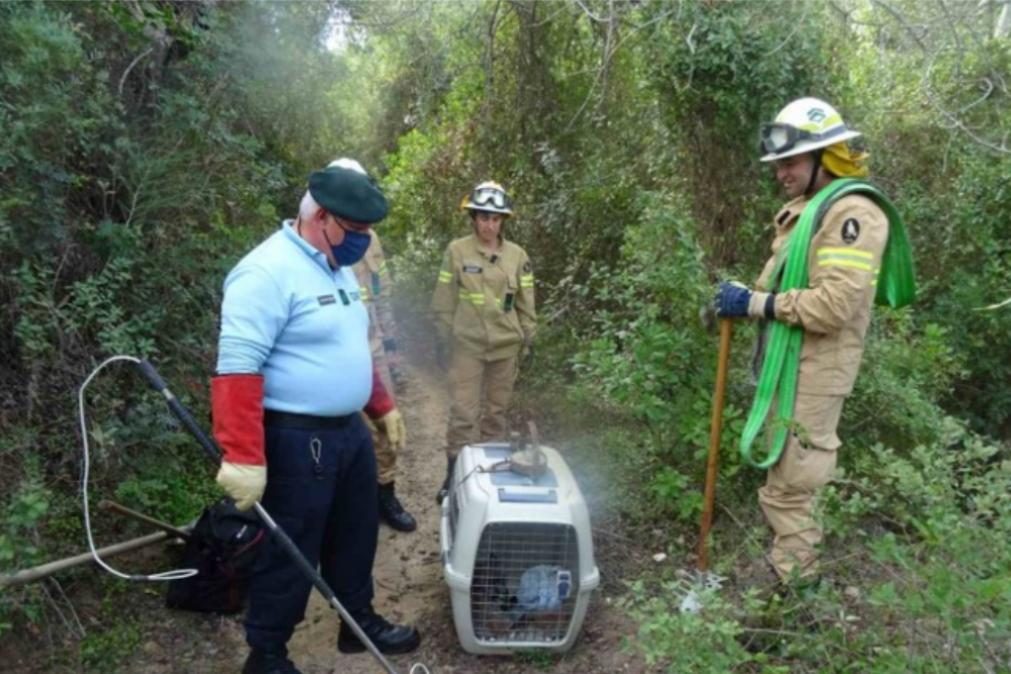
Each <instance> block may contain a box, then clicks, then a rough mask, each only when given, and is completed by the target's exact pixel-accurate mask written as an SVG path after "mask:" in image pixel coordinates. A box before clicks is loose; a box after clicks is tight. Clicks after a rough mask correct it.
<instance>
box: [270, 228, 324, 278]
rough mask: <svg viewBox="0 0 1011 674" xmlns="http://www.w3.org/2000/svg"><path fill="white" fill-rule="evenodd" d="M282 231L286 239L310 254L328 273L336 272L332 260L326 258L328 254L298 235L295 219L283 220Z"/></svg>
mask: <svg viewBox="0 0 1011 674" xmlns="http://www.w3.org/2000/svg"><path fill="white" fill-rule="evenodd" d="M281 233H282V234H283V235H284V238H285V239H287V240H288V241H290V242H291V243H293V244H294V245H295V246H297V247H298V249H299V250H301V251H302V252H303V253H305V254H306V255H308V256H309V258H311V259H312V261H313V262H315V263H316V264H317V265H319V266H320V267H322V268H323V269H324V270H326V272H327V273H328V274H333V273H334V271H335V270H334V269H332V268H331V267H330V262H329V260H327V259H326V255H324V254H323V253H321V252H320V251H318V250H316V249H315V248H314V247H313V246H312V244H310V243H309V242H308V241H306V240H305V239H303V238H302V237H300V236H299V235H298V232H296V231H295V221H294V220H283V221H282V222H281Z"/></svg>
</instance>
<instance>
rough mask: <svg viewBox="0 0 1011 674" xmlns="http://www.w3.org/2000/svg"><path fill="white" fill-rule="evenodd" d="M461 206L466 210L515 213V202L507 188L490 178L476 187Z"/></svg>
mask: <svg viewBox="0 0 1011 674" xmlns="http://www.w3.org/2000/svg"><path fill="white" fill-rule="evenodd" d="M460 206H461V207H462V208H463V209H464V210H466V211H487V212H489V213H502V214H503V215H512V213H513V202H512V199H510V198H509V195H508V194H506V191H505V188H504V187H502V186H501V185H499V184H498V183H496V182H492V181H490V180H488V181H485V182H483V183H481V184H480V185H478V186H477V187H475V188H474V190H473V191H472V192H471V193H470V195H469V196H467V198H465V199H464V200H463V203H462V204H460Z"/></svg>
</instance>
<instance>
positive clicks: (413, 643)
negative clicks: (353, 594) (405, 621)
mask: <svg viewBox="0 0 1011 674" xmlns="http://www.w3.org/2000/svg"><path fill="white" fill-rule="evenodd" d="M353 617H354V619H355V621H356V622H357V623H358V626H359V627H361V628H362V631H363V632H365V634H366V636H368V638H369V640H370V641H371V642H372V643H373V644H375V647H376V648H378V649H379V652H380V653H386V654H389V655H396V654H397V653H410V652H411V651H413V650H414V649H416V648H417V647H418V646H420V645H421V635H420V634H418V630H416V629H414V628H413V627H408V626H407V625H394V624H393V623H390V622H387V621H386V620H383V618H381V617H380V616H378V615H376V612H375V611H373V610H372V609H371V608H369V609H367V610H365V611H360V612H358V613H355V614H353ZM337 650H338V651H340V652H341V653H361V652H362V651H364V650H365V644H363V643H362V642H361V640H360V639H359V638H358V636H357V635H356V634H355V633H354V632H353V631H352V630H351V628H350V627H348V626H347V624H345V622H344V621H343V620H342V621H341V631H340V635H338V637H337Z"/></svg>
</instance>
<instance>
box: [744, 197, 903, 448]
mask: <svg viewBox="0 0 1011 674" xmlns="http://www.w3.org/2000/svg"><path fill="white" fill-rule="evenodd" d="M848 194H863V195H866V196H867V197H870V198H871V199H873V200H874V202H875V203H877V205H878V206H879V207H880V208H881V210H883V211H884V212H885V215H886V216H887V217H888V243H887V244H886V245H885V252H884V254H883V255H882V257H881V271H880V272H879V274H878V283H877V291H876V293H875V296H874V301H875V302H876V303H877V304H881V305H888V306H891V307H894V308H899V307H904V306H906V305H908V304H910V303H912V302H913V300H914V299H915V298H916V279H915V270H914V268H913V255H912V250H911V248H910V245H909V238H908V237H907V236H906V228H905V225H904V224H903V222H902V218H901V216H899V212H898V211H897V210H896V209H895V206H894V205H893V204H892V202H891V201H889V200H888V197H886V196H885V195H884V193H883V192H881V190H879V189H878V188H877V187H875V186H874V185H872V184H871V183H869V182H867V181H865V180H857V179H853V178H847V179H841V180H833V181H832V182H831V183H829V184H828V185H826V186H825V187H823V188H822V189H821V190H820V191H819V192H818V193H817V194H816V195H815V196H814V198H813V199H812V200H811V201H810V202H809V203H808V204H807V206H805V208H804V211H803V213H801V215H800V219H799V220H798V221H797V224H796V225H795V226H794V228H793V232H791V233H790V236H789V238H788V239H787V240H786V243H785V245H784V246H783V247H782V249H781V250H780V253H779V256H778V259H777V261H776V266H775V269H774V271H773V275H772V278H773V279H779V283H778V284H777V285H776V287H775V288H774V290H776V291H777V292H778V291H783V290H795V289H799V288H807V287H808V274H807V268H808V267H807V265H808V263H807V257H808V249H809V248H810V247H811V237H812V236H813V235H814V232H815V230H816V229H817V227H818V226H819V225H820V223H821V219H822V218H823V217H824V215H825V212H826V211H828V209H829V207H831V206H832V204H834V203H835V202H836V201H838V200H839V199H840V198H842V197H844V196H846V195H848ZM766 329H767V330H768V334H767V342H766V347H765V356H764V359H763V361H762V367H761V372H760V374H759V377H758V390H757V391H756V392H755V399H754V401H753V403H752V405H751V411H750V412H749V413H748V420H747V422H746V423H745V425H744V432H743V434H742V435H741V445H740V450H741V457H742V458H743V459H744V461H745V462H746V463H748V464H750V465H752V466H754V467H756V468H770V467H772V466H774V465H775V464H776V462H777V461H779V457H780V455H782V453H783V448H784V447H785V446H786V439H787V437H788V434H789V433H790V426H791V416H792V413H793V405H794V402H795V401H796V399H797V375H798V374H799V372H800V350H801V346H802V345H803V342H804V329H803V328H802V327H800V326H795V325H788V324H786V323H783V322H781V321H772V322H771V323H770V324H769V325H768V326H767V327H766ZM774 402H775V403H776V409H775V413H774V416H773V419H772V424H773V426H772V429H771V430H772V437H771V442H770V444H769V451H768V454H767V455H766V457H765V458H763V459H756V458H755V457H753V456H752V453H751V449H752V445H753V444H754V442H755V438H756V437H757V436H758V434H759V432H760V431H761V430H762V427H763V426H764V425H765V423H766V420H768V419H769V417H770V414H769V413H770V410H772V406H773V403H774Z"/></svg>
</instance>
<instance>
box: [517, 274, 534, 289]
mask: <svg viewBox="0 0 1011 674" xmlns="http://www.w3.org/2000/svg"><path fill="white" fill-rule="evenodd" d="M533 287H534V275H533V274H523V275H522V276H520V288H533Z"/></svg>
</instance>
